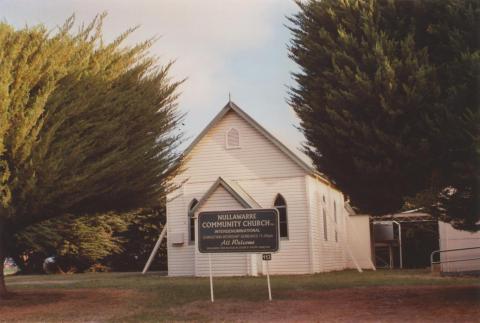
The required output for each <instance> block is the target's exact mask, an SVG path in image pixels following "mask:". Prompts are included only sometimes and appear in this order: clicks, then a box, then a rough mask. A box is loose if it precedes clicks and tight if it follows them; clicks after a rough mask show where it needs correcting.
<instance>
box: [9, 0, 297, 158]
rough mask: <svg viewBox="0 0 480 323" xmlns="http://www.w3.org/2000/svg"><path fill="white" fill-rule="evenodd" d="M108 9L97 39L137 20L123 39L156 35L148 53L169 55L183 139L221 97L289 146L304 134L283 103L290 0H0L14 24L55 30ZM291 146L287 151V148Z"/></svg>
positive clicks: (205, 118)
mask: <svg viewBox="0 0 480 323" xmlns="http://www.w3.org/2000/svg"><path fill="white" fill-rule="evenodd" d="M104 11H106V12H108V16H107V19H106V21H105V24H104V37H105V39H106V40H112V39H113V38H114V37H115V36H118V35H119V34H120V33H122V32H123V31H125V30H126V29H128V28H129V27H133V26H136V25H139V26H140V28H139V29H138V30H137V31H136V32H135V33H134V34H133V35H132V36H131V37H130V38H129V39H128V43H137V42H139V41H141V40H145V39H148V38H151V37H153V36H160V39H159V41H158V42H157V43H156V44H155V45H154V47H153V48H152V50H151V53H152V54H154V55H157V56H159V57H160V62H161V63H162V62H163V63H165V62H168V61H169V60H175V61H176V62H175V64H174V67H173V70H172V73H171V76H172V78H173V79H176V80H180V79H183V78H188V79H187V81H186V82H185V83H184V85H183V86H182V87H181V92H182V94H181V96H180V100H179V106H180V109H181V110H182V111H184V112H187V117H186V119H185V129H184V131H185V133H186V136H187V137H188V138H189V140H188V142H190V141H191V140H193V138H194V137H195V136H196V135H197V134H198V133H200V131H201V130H202V129H203V128H204V127H205V126H206V125H207V124H208V122H209V121H210V120H211V119H212V118H213V117H214V116H215V115H216V114H217V113H218V112H219V111H220V109H221V108H222V107H223V106H224V105H225V104H226V103H227V101H228V93H229V92H230V93H231V96H232V101H234V102H235V103H237V105H239V106H240V107H241V108H242V109H243V110H245V111H246V112H247V113H248V114H250V115H251V116H252V117H253V118H255V119H256V120H257V121H258V122H259V123H260V124H262V125H263V126H265V128H266V129H267V130H269V131H270V132H272V133H273V134H274V135H275V136H276V137H277V138H278V139H279V140H281V141H282V142H283V143H285V144H287V146H289V147H291V148H293V149H294V148H295V147H299V146H300V143H301V142H302V141H303V140H304V139H303V136H302V134H301V133H300V132H299V131H298V130H297V129H295V128H294V125H296V124H298V120H297V118H296V116H295V114H294V112H293V110H292V109H291V108H290V107H289V106H288V104H287V103H286V98H287V86H288V85H292V77H291V75H290V72H291V71H295V70H298V68H297V66H296V65H295V63H293V62H292V61H291V60H290V59H289V58H288V56H287V55H288V52H287V43H288V42H289V39H290V32H289V31H288V29H287V28H286V27H285V25H286V24H288V21H287V19H286V16H291V15H292V14H293V13H295V12H296V11H297V7H296V5H295V3H294V2H293V0H201V1H197V0H156V1H148V0H136V1H135V0H133V1H127V0H116V1H113V0H38V1H34V0H0V19H2V20H3V21H5V22H7V23H9V24H11V25H13V26H15V27H18V28H21V27H23V26H25V25H28V26H33V25H36V24H39V23H43V24H45V25H46V26H47V27H48V28H52V29H54V28H56V27H57V26H60V25H62V23H63V22H64V21H65V20H66V19H67V18H68V17H69V16H70V15H72V14H73V13H75V16H76V21H77V22H78V23H81V22H85V23H88V22H90V21H91V20H92V19H93V18H94V17H95V15H96V14H98V13H101V12H104ZM294 150H295V149H294Z"/></svg>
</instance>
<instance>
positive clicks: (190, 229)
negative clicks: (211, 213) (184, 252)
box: [187, 198, 198, 245]
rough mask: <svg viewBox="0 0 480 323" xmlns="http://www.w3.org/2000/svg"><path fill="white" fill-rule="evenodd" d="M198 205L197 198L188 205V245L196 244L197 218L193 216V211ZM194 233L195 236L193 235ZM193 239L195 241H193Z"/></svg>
mask: <svg viewBox="0 0 480 323" xmlns="http://www.w3.org/2000/svg"><path fill="white" fill-rule="evenodd" d="M197 204H198V200H197V199H196V198H193V199H192V200H191V201H190V203H189V204H188V212H187V216H188V222H187V226H188V244H190V245H192V244H195V241H196V238H197V237H196V234H195V217H194V216H193V215H194V214H192V209H193V208H194V207H195V205H197ZM192 233H193V234H192ZM192 237H193V239H192Z"/></svg>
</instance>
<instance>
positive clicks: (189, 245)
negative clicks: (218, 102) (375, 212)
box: [167, 102, 372, 276]
mask: <svg viewBox="0 0 480 323" xmlns="http://www.w3.org/2000/svg"><path fill="white" fill-rule="evenodd" d="M185 156H186V162H185V166H184V169H185V170H184V172H182V173H181V174H180V175H178V176H177V177H176V178H175V179H174V181H175V183H176V184H177V185H178V186H179V188H178V189H177V190H175V191H174V192H172V193H170V194H169V196H168V197H167V223H168V229H167V237H168V240H167V245H168V274H169V276H208V275H209V265H208V264H209V262H208V257H209V255H208V254H201V253H199V251H198V247H197V241H196V239H195V238H196V237H195V235H196V232H197V228H196V225H197V220H196V217H197V216H198V214H199V213H200V212H204V211H222V210H239V209H249V208H254V209H258V208H277V209H278V211H279V214H280V236H281V240H280V248H279V251H278V252H277V253H274V254H273V255H272V260H271V261H270V263H269V270H270V273H271V274H307V273H317V272H324V271H331V270H341V269H345V268H355V267H356V266H357V267H362V268H371V266H372V262H371V246H370V229H369V221H368V216H361V215H349V212H347V209H346V204H345V201H344V200H345V197H344V195H343V194H342V192H340V191H339V190H338V189H336V188H335V187H334V185H332V184H331V183H330V181H328V180H327V179H325V178H324V177H322V175H321V174H319V173H317V172H316V171H314V170H313V169H312V168H311V167H310V166H309V165H308V164H306V163H305V162H304V161H303V160H302V159H300V158H299V157H298V156H297V155H296V154H294V153H293V152H292V151H290V150H289V149H288V148H286V147H285V146H284V145H283V144H282V143H280V142H279V141H278V140H277V139H276V138H275V137H273V136H272V135H271V134H270V133H269V132H267V131H266V130H265V129H264V128H263V127H262V126H260V125H259V124H258V123H257V122H256V121H255V120H253V119H252V118H251V117H250V116H248V115H247V114H246V113H245V112H244V111H242V110H241V109H240V108H239V107H238V106H237V105H235V104H234V103H233V102H228V104H227V105H226V106H225V107H224V108H223V109H222V110H221V111H220V113H219V114H218V115H217V116H216V117H215V118H214V119H213V120H212V121H211V122H210V124H209V125H208V126H207V127H206V129H205V130H203V132H202V133H201V134H200V135H199V136H198V137H197V138H196V139H195V140H194V141H193V143H192V144H191V145H190V147H189V148H187V150H186V152H185ZM211 256H212V264H213V272H214V275H215V276H234V275H242V276H243V275H254V276H255V275H259V274H263V273H265V268H264V264H263V262H262V256H261V254H244V253H236V254H213V255H211Z"/></svg>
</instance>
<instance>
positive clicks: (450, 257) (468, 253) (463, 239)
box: [438, 221, 480, 273]
mask: <svg viewBox="0 0 480 323" xmlns="http://www.w3.org/2000/svg"><path fill="white" fill-rule="evenodd" d="M438 231H439V233H440V251H441V252H440V261H441V266H440V270H441V272H442V273H480V232H468V231H462V230H457V229H455V228H454V227H452V226H451V225H450V224H449V223H445V222H441V221H438Z"/></svg>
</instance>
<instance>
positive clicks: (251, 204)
mask: <svg viewBox="0 0 480 323" xmlns="http://www.w3.org/2000/svg"><path fill="white" fill-rule="evenodd" d="M220 186H221V187H223V188H224V189H225V190H226V191H227V192H228V193H230V195H232V196H233V198H234V199H235V200H237V201H238V202H239V203H240V205H241V206H242V207H244V208H246V209H258V208H261V206H260V204H258V203H257V201H255V200H254V199H253V198H252V197H251V196H250V195H249V194H248V193H247V192H246V191H245V190H244V189H243V188H242V187H241V186H240V185H238V184H237V183H235V182H234V181H230V180H227V179H224V178H222V177H219V178H218V179H217V180H216V181H215V183H214V184H213V185H212V186H211V187H210V188H209V189H208V191H207V192H206V193H205V194H204V195H203V196H202V198H201V199H200V201H198V203H197V204H196V205H195V206H194V207H193V208H192V210H190V215H191V216H193V215H194V214H195V212H197V211H198V210H200V208H201V207H202V205H204V204H205V202H207V200H208V199H209V198H210V196H211V195H212V194H213V193H214V192H215V191H216V190H217V189H218V188H219V187H220Z"/></svg>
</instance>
